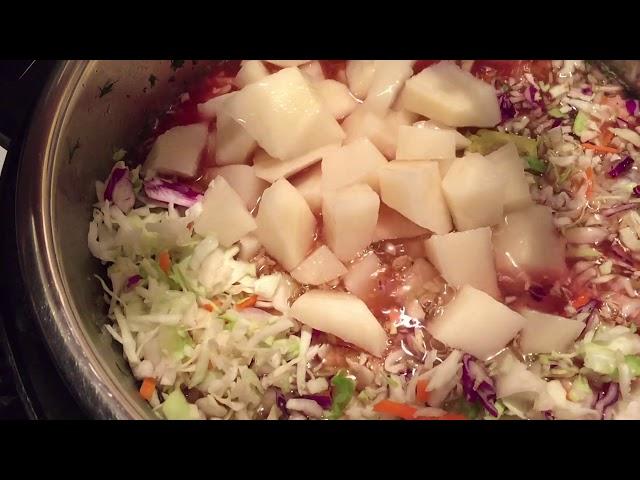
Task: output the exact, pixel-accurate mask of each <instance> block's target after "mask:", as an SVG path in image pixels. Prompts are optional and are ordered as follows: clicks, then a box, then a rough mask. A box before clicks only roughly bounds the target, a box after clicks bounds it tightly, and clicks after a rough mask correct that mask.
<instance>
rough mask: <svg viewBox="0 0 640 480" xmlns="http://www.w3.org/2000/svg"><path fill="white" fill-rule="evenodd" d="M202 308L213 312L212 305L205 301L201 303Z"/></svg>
mask: <svg viewBox="0 0 640 480" xmlns="http://www.w3.org/2000/svg"><path fill="white" fill-rule="evenodd" d="M202 308H204V309H205V310H208V311H209V312H213V305H211V304H210V303H205V304H204V305H202Z"/></svg>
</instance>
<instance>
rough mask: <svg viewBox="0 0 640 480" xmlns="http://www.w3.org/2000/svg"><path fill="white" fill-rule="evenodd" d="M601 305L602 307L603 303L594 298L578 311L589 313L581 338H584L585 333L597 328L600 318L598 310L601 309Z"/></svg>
mask: <svg viewBox="0 0 640 480" xmlns="http://www.w3.org/2000/svg"><path fill="white" fill-rule="evenodd" d="M601 305H602V302H601V301H600V300H596V299H595V298H594V299H593V300H589V301H588V302H587V303H586V304H584V305H583V306H582V307H580V308H579V309H578V313H584V312H589V315H588V316H587V318H585V319H584V328H583V329H582V332H581V333H580V337H582V336H583V335H584V334H585V333H587V332H589V331H591V330H593V329H594V328H595V327H596V323H597V318H598V317H597V315H596V313H597V312H598V309H599V308H600V306H601Z"/></svg>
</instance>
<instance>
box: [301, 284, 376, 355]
mask: <svg viewBox="0 0 640 480" xmlns="http://www.w3.org/2000/svg"><path fill="white" fill-rule="evenodd" d="M290 313H291V316H292V317H293V318H295V319H296V320H298V321H299V322H301V323H303V324H305V325H308V326H310V327H311V328H313V329H315V330H319V331H321V332H325V333H330V334H332V335H335V336H336V337H338V338H340V339H342V340H344V341H345V342H348V343H351V344H353V345H355V346H356V347H360V348H361V349H363V350H365V351H366V352H369V353H370V354H372V355H374V356H376V357H381V356H382V355H383V353H384V351H385V349H386V348H387V334H386V332H385V331H384V329H383V328H382V327H381V326H380V323H378V320H376V317H374V316H373V314H372V313H371V312H370V311H369V309H368V308H367V306H366V305H365V304H364V302H363V301H362V300H360V299H359V298H358V297H356V296H354V295H350V294H348V293H344V292H335V291H326V290H311V291H308V292H307V293H305V294H303V295H302V296H301V297H300V298H298V299H297V300H296V301H295V302H293V305H291V311H290Z"/></svg>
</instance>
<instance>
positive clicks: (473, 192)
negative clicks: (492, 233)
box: [442, 153, 504, 230]
mask: <svg viewBox="0 0 640 480" xmlns="http://www.w3.org/2000/svg"><path fill="white" fill-rule="evenodd" d="M442 190H443V191H444V196H445V197H446V199H447V204H448V205H449V209H450V210H451V215H452V217H453V222H454V223H455V225H456V229H458V230H471V229H473V228H478V227H488V226H491V225H496V224H498V223H500V221H501V220H502V214H503V206H502V198H503V195H504V193H503V191H504V186H503V185H502V182H501V179H500V177H499V176H498V175H497V174H496V173H495V171H494V170H493V168H492V167H491V163H490V162H489V161H488V160H487V159H486V158H485V157H483V156H482V155H480V154H478V153H470V154H469V155H466V156H465V157H462V158H457V159H456V160H455V161H454V162H453V164H452V165H451V167H450V168H449V171H448V172H447V175H446V176H445V177H444V179H443V180H442Z"/></svg>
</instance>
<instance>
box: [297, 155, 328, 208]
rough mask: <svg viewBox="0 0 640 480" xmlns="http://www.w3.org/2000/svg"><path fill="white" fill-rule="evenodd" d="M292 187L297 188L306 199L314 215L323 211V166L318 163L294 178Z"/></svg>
mask: <svg viewBox="0 0 640 480" xmlns="http://www.w3.org/2000/svg"><path fill="white" fill-rule="evenodd" d="M291 185H293V186H294V187H296V189H297V190H298V191H299V192H300V194H301V195H302V196H303V197H304V199H305V200H306V201H307V205H309V208H310V209H311V211H312V212H313V213H320V212H321V211H322V166H321V164H320V163H316V164H315V165H313V166H312V167H309V168H308V169H307V170H305V171H303V172H300V173H299V174H298V175H296V176H294V177H292V178H291Z"/></svg>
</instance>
